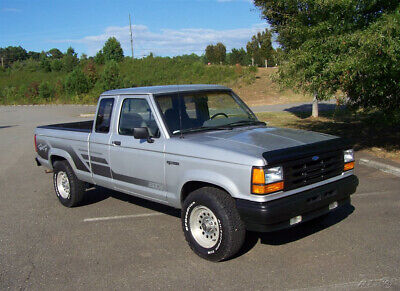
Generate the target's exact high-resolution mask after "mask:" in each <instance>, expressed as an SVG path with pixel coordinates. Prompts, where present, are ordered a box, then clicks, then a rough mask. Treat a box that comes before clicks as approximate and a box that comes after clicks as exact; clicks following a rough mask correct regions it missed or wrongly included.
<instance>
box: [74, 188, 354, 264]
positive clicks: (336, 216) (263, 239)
mask: <svg viewBox="0 0 400 291" xmlns="http://www.w3.org/2000/svg"><path fill="white" fill-rule="evenodd" d="M108 198H115V199H118V200H120V201H123V202H127V203H131V204H134V205H137V206H140V207H143V208H147V209H149V210H152V211H157V212H161V213H164V214H166V215H170V216H174V217H176V218H179V219H180V217H181V212H180V210H179V209H175V208H173V207H170V206H166V205H162V204H159V203H156V202H152V201H148V200H145V199H142V198H139V197H135V196H131V195H128V194H124V193H121V192H117V191H113V190H109V189H106V188H103V187H93V188H90V189H88V190H87V192H86V195H85V199H84V200H83V201H82V203H81V206H87V205H91V204H94V203H98V202H100V201H103V200H106V199H108ZM354 209H355V208H354V206H352V205H344V206H343V207H341V208H339V209H337V210H335V211H333V212H331V213H328V214H326V215H324V216H322V217H320V218H316V219H313V220H311V221H307V222H304V223H302V224H299V225H297V226H294V227H292V228H289V229H284V230H279V231H274V232H269V233H257V232H250V231H248V232H247V233H246V240H245V242H244V244H243V246H242V248H241V250H240V251H239V252H238V253H237V254H236V255H235V256H234V257H233V258H231V259H234V258H237V257H240V256H242V255H244V254H246V253H247V252H249V251H250V250H251V249H253V248H254V247H255V245H256V244H257V243H258V242H259V241H260V243H261V244H265V245H284V244H288V243H291V242H294V241H297V240H300V239H302V238H305V237H307V236H310V235H313V234H315V233H317V232H319V231H321V230H324V229H326V228H329V227H331V226H333V225H335V224H337V223H339V222H341V221H342V220H344V219H346V218H347V217H348V216H349V215H350V214H351V213H353V212H354ZM178 223H180V222H178ZM182 235H183V234H182Z"/></svg>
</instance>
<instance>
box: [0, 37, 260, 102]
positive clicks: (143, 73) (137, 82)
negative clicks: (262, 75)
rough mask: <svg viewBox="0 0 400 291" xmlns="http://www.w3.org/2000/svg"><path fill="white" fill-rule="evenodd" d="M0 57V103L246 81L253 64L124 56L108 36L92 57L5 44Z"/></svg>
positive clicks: (82, 98)
mask: <svg viewBox="0 0 400 291" xmlns="http://www.w3.org/2000/svg"><path fill="white" fill-rule="evenodd" d="M0 52H1V54H0V56H1V57H3V60H4V59H7V61H8V62H7V63H6V64H4V67H0V104H18V103H23V104H26V103H28V104H32V103H47V102H62V103H64V102H66V103H71V102H72V103H93V102H95V101H96V100H97V98H98V96H99V95H100V94H101V93H102V92H104V91H106V90H111V89H115V88H121V87H136V86H151V85H161V84H185V83H222V84H224V83H225V84H226V83H228V82H232V81H234V80H236V79H238V78H241V79H244V80H245V81H246V82H251V80H252V78H253V76H254V72H255V71H254V69H252V68H247V67H245V68H241V67H240V68H239V67H237V66H206V65H205V62H206V60H205V58H204V56H198V55H195V54H192V55H182V56H176V57H156V56H154V54H152V53H151V54H149V55H148V56H147V57H145V58H142V59H132V58H130V57H125V56H124V54H123V50H122V48H121V44H120V43H119V41H118V40H117V39H116V38H114V37H111V38H109V39H108V40H107V41H106V42H105V44H104V46H103V48H102V49H101V50H100V51H99V52H98V53H97V54H96V55H95V56H94V57H87V56H86V55H85V54H82V55H81V56H80V57H78V55H77V53H76V52H75V50H74V49H73V48H71V47H70V48H68V49H67V51H66V52H61V51H60V50H59V49H56V48H53V49H51V50H49V51H48V52H40V53H34V52H29V53H28V52H26V50H24V49H23V48H21V47H8V48H4V49H2V50H1V51H0Z"/></svg>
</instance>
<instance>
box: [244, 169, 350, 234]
mask: <svg viewBox="0 0 400 291" xmlns="http://www.w3.org/2000/svg"><path fill="white" fill-rule="evenodd" d="M357 186H358V178H357V177H356V176H354V175H352V176H349V177H347V178H343V179H340V180H337V181H335V182H332V183H329V184H325V185H322V186H319V187H317V188H314V189H310V190H307V191H304V192H299V193H296V194H293V195H290V196H287V197H284V198H280V199H276V200H272V201H269V202H253V201H249V200H243V199H236V207H237V209H238V211H239V214H240V216H241V218H242V220H243V222H244V223H245V225H246V229H247V230H250V231H258V232H269V231H275V230H279V229H284V228H288V227H291V224H290V219H291V218H293V217H295V216H298V215H301V216H302V222H304V221H308V220H311V219H313V218H316V217H318V216H321V215H323V214H325V213H328V212H329V211H331V210H329V204H331V203H332V202H335V201H336V202H337V203H338V207H340V206H342V205H345V204H350V195H351V194H353V193H354V192H355V191H356V188H357Z"/></svg>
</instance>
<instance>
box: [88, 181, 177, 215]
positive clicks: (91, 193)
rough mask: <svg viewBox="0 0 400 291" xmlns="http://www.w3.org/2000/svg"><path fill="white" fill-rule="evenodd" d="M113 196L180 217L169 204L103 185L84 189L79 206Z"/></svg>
mask: <svg viewBox="0 0 400 291" xmlns="http://www.w3.org/2000/svg"><path fill="white" fill-rule="evenodd" d="M110 197H111V198H115V199H118V200H121V201H124V202H128V203H131V204H134V205H137V206H140V207H144V208H148V209H150V210H153V211H157V212H161V213H164V214H167V215H171V216H175V217H177V218H180V217H181V212H180V210H178V209H175V208H173V207H170V206H166V205H162V204H159V203H156V202H152V201H149V200H145V199H142V198H139V197H135V196H132V195H128V194H124V193H121V192H118V191H114V190H110V189H106V188H103V187H99V186H96V187H92V188H90V189H88V190H86V193H85V198H84V200H83V201H82V203H81V204H80V206H86V205H90V204H94V203H98V202H100V201H103V200H106V199H108V198H110Z"/></svg>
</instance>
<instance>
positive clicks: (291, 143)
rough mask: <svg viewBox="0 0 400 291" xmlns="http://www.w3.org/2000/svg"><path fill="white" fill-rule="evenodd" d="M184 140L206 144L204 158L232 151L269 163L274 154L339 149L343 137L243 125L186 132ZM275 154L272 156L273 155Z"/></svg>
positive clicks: (282, 154) (227, 155)
mask: <svg viewBox="0 0 400 291" xmlns="http://www.w3.org/2000/svg"><path fill="white" fill-rule="evenodd" d="M184 140H185V141H186V142H189V143H192V145H193V147H191V146H192V145H190V146H189V147H190V148H191V149H193V150H194V149H195V148H196V145H203V146H206V147H207V148H208V149H207V151H206V152H205V153H204V151H202V152H203V157H205V156H208V155H212V156H216V154H217V152H218V154H217V155H219V158H221V159H229V157H233V156H234V155H232V154H240V155H246V156H251V157H254V158H258V159H260V158H261V159H262V158H264V160H265V161H266V162H267V163H271V162H273V160H274V159H275V158H274V156H279V157H280V158H282V157H283V156H287V153H288V152H290V155H291V156H300V154H301V153H299V152H298V150H301V151H302V152H303V153H305V152H308V153H309V152H311V153H313V152H316V151H320V152H321V151H328V150H331V149H339V148H338V144H339V143H338V141H339V140H340V141H341V139H340V138H338V137H336V136H332V135H328V134H322V133H317V132H312V131H305V130H295V129H288V128H276V127H239V128H234V129H232V130H220V131H211V132H203V133H199V134H191V135H189V134H188V135H186V136H185V138H184ZM271 153H272V155H271Z"/></svg>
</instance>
